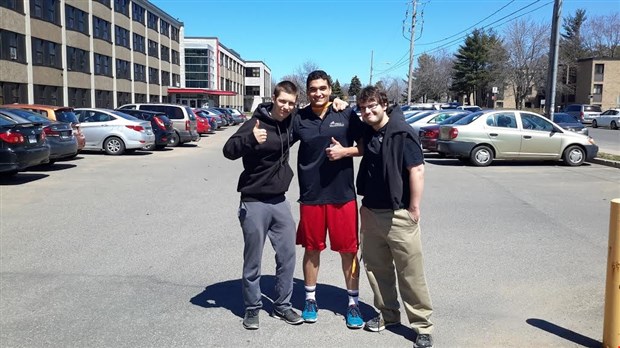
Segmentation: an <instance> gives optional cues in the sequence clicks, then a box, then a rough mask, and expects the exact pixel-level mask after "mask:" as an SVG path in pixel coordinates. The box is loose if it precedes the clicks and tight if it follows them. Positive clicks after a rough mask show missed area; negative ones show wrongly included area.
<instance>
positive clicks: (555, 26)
mask: <svg viewBox="0 0 620 348" xmlns="http://www.w3.org/2000/svg"><path fill="white" fill-rule="evenodd" d="M561 15H562V0H555V1H554V4H553V18H552V20H551V41H550V43H549V68H548V70H547V90H546V91H545V99H546V100H545V102H546V103H545V114H546V115H547V117H548V118H549V119H550V120H552V121H553V114H554V113H555V89H556V83H557V81H556V80H557V78H558V51H559V50H560V35H559V31H560V26H559V23H560V19H561Z"/></svg>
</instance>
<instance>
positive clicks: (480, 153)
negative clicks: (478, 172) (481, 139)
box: [469, 145, 493, 167]
mask: <svg viewBox="0 0 620 348" xmlns="http://www.w3.org/2000/svg"><path fill="white" fill-rule="evenodd" d="M469 161H470V162H471V163H472V164H473V165H475V166H476V167H486V166H488V165H489V164H491V162H493V150H491V148H490V147H488V146H486V145H480V146H478V147H476V148H474V149H473V150H472V151H471V154H470V155H469Z"/></svg>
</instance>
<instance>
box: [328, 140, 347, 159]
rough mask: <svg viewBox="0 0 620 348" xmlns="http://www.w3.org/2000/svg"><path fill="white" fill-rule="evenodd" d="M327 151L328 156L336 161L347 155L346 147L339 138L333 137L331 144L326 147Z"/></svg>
mask: <svg viewBox="0 0 620 348" xmlns="http://www.w3.org/2000/svg"><path fill="white" fill-rule="evenodd" d="M325 153H326V154H327V158H329V160H330V161H336V160H339V159H341V158H343V157H345V156H346V153H345V148H344V147H342V145H340V142H338V140H336V139H334V137H332V140H331V144H330V145H329V147H328V148H327V149H325Z"/></svg>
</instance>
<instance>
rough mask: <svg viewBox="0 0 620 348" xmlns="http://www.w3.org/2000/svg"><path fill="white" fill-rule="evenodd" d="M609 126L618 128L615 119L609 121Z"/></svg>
mask: <svg viewBox="0 0 620 348" xmlns="http://www.w3.org/2000/svg"><path fill="white" fill-rule="evenodd" d="M609 128H611V129H618V124H617V123H616V121H611V123H610V124H609Z"/></svg>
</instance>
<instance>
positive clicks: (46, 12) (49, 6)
mask: <svg viewBox="0 0 620 348" xmlns="http://www.w3.org/2000/svg"><path fill="white" fill-rule="evenodd" d="M30 17H33V18H38V19H40V20H44V21H46V22H50V23H54V24H58V25H59V24H60V0H31V1H30Z"/></svg>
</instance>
